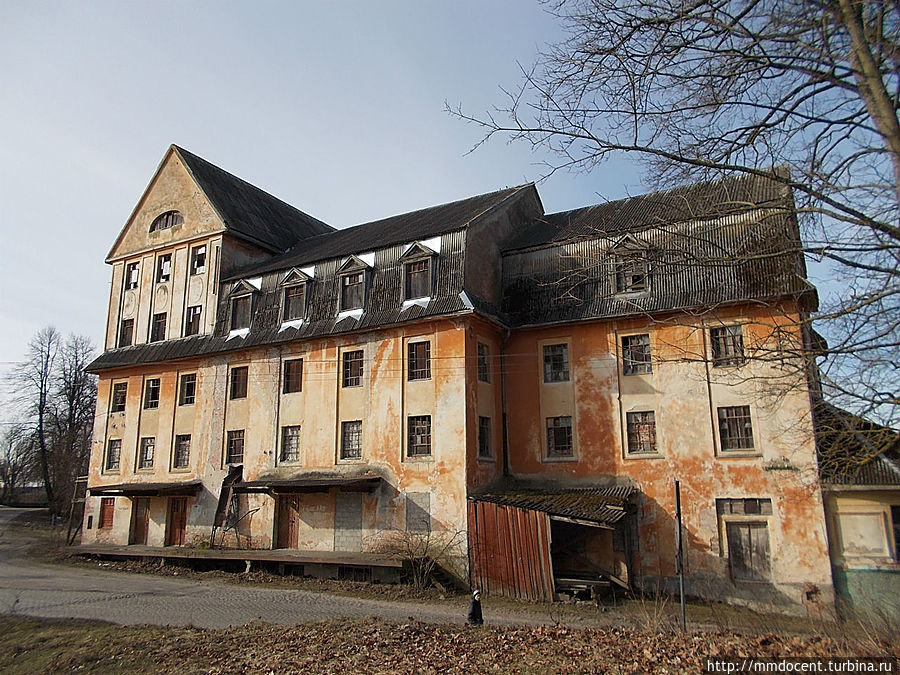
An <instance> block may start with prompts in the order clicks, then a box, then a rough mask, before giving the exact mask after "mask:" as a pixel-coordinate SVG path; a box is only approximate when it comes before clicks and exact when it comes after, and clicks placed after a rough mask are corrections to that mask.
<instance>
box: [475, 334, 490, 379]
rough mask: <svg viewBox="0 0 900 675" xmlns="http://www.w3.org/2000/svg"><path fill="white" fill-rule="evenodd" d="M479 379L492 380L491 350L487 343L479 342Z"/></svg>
mask: <svg viewBox="0 0 900 675" xmlns="http://www.w3.org/2000/svg"><path fill="white" fill-rule="evenodd" d="M478 379H479V380H480V381H481V382H490V381H491V350H490V347H488V346H487V345H486V344H482V343H481V342H479V343H478Z"/></svg>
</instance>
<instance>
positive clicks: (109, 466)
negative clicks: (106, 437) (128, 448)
mask: <svg viewBox="0 0 900 675" xmlns="http://www.w3.org/2000/svg"><path fill="white" fill-rule="evenodd" d="M121 460H122V439H121V438H112V439H110V441H109V443H107V445H106V462H104V464H103V469H104V471H118V470H119V463H120V462H121Z"/></svg>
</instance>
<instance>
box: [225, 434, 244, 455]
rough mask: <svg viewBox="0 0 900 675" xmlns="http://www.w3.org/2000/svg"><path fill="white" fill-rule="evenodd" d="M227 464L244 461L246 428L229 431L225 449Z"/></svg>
mask: <svg viewBox="0 0 900 675" xmlns="http://www.w3.org/2000/svg"><path fill="white" fill-rule="evenodd" d="M225 463H226V464H243V463H244V430H243V429H235V430H234V431H229V432H228V440H227V447H226V451H225Z"/></svg>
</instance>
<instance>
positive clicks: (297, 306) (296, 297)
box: [282, 284, 306, 321]
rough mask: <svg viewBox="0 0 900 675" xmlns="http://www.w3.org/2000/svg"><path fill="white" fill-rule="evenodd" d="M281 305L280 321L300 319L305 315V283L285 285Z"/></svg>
mask: <svg viewBox="0 0 900 675" xmlns="http://www.w3.org/2000/svg"><path fill="white" fill-rule="evenodd" d="M282 307H283V309H282V321H296V320H297V319H302V318H303V317H304V316H305V315H306V284H299V285H297V286H288V287H286V288H285V289H284V293H283V295H282Z"/></svg>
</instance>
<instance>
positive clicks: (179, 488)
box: [88, 480, 203, 497]
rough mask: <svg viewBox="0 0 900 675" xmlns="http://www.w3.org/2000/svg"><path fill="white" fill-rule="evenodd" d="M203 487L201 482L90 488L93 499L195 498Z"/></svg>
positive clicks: (133, 484) (123, 484)
mask: <svg viewBox="0 0 900 675" xmlns="http://www.w3.org/2000/svg"><path fill="white" fill-rule="evenodd" d="M202 487H203V483H202V482H201V481H199V480H192V481H178V482H172V483H117V484H115V485H95V486H94V487H89V488H88V492H89V493H90V494H91V496H92V497H193V496H194V495H196V494H198V493H199V492H200V490H201V488H202Z"/></svg>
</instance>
